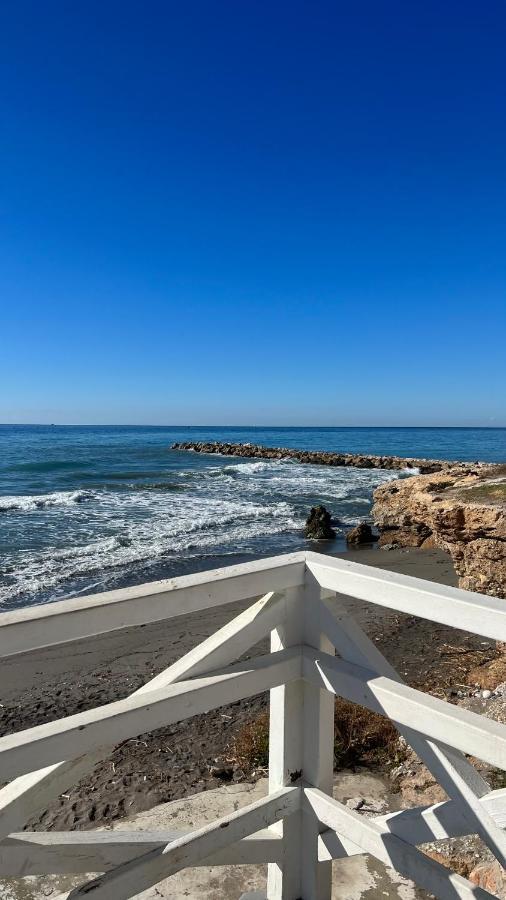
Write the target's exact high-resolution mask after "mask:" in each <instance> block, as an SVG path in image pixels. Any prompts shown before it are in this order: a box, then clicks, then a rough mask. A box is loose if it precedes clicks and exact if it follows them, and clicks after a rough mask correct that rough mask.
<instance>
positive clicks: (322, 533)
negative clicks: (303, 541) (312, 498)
mask: <svg viewBox="0 0 506 900" xmlns="http://www.w3.org/2000/svg"><path fill="white" fill-rule="evenodd" d="M331 522H332V517H331V515H330V513H329V511H328V509H325V507H324V506H313V508H312V509H311V512H310V513H309V516H308V517H307V521H306V528H305V531H304V534H305V535H306V537H307V538H310V539H312V540H316V541H328V540H331V539H332V538H335V536H336V533H335V531H334V529H333V528H332V525H331Z"/></svg>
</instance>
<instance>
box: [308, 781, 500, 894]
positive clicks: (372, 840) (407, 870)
mask: <svg viewBox="0 0 506 900" xmlns="http://www.w3.org/2000/svg"><path fill="white" fill-rule="evenodd" d="M303 808H304V811H305V812H307V813H308V814H312V815H315V816H316V817H317V818H318V819H319V821H320V822H322V823H323V824H324V825H326V826H327V828H330V829H332V830H333V831H334V832H336V842H338V843H339V844H340V845H341V846H342V849H343V855H348V853H347V851H348V850H349V851H350V854H349V855H356V850H357V847H358V848H360V849H361V851H362V852H363V853H371V854H372V855H373V856H375V857H376V859H379V860H380V861H381V862H382V863H384V864H385V865H387V866H391V867H392V868H393V869H395V870H396V871H397V872H399V873H400V874H401V875H404V877H405V878H410V879H411V880H412V881H414V882H415V883H416V884H418V885H419V886H420V887H422V888H424V889H425V890H426V891H429V893H431V894H434V895H435V896H436V897H439V898H440V900H455V898H456V897H459V898H461V900H491V898H492V897H493V894H489V892H488V891H485V890H483V889H482V888H479V887H476V885H474V884H472V883H471V882H470V881H468V880H467V879H466V878H462V877H461V876H460V875H457V874H456V873H455V872H451V871H450V870H449V869H447V868H446V867H445V866H442V865H441V864H440V863H438V862H436V861H435V860H433V859H431V858H430V857H428V856H426V855H425V854H424V853H422V852H421V850H418V849H417V848H416V847H413V846H412V845H411V844H409V843H407V842H406V841H404V840H402V839H401V838H400V837H398V836H397V835H394V834H392V833H391V832H390V831H389V830H388V828H387V827H386V826H385V825H382V824H380V823H379V822H377V821H376V820H374V819H369V818H367V817H366V816H360V815H359V814H358V813H356V812H355V811H354V810H351V809H348V807H346V806H343V804H342V803H339V802H338V801H337V800H334V799H332V797H329V796H328V794H324V793H323V792H322V791H319V790H317V789H316V788H305V789H304V806H303ZM320 840H321V839H320Z"/></svg>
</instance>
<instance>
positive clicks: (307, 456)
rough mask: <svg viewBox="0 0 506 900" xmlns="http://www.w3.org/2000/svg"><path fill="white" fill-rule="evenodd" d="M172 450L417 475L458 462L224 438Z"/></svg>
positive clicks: (183, 443) (179, 445)
mask: <svg viewBox="0 0 506 900" xmlns="http://www.w3.org/2000/svg"><path fill="white" fill-rule="evenodd" d="M171 449H172V450H192V451H193V452H194V453H217V454H219V455H220V456H241V457H246V458H254V459H294V460H296V461H297V462H301V463H311V464H313V465H318V466H354V467H355V468H357V469H402V470H406V469H407V470H409V469H413V470H414V471H413V474H416V473H417V472H419V473H420V474H422V475H426V474H427V475H430V474H432V473H434V472H444V471H446V470H447V469H449V468H453V467H454V466H455V465H458V463H451V462H445V461H442V460H440V459H416V458H414V457H409V458H406V457H403V456H371V455H369V454H364V453H334V452H331V451H327V450H296V449H293V448H290V447H263V446H262V445H261V444H229V443H223V442H221V441H179V442H177V443H175V444H172V448H171Z"/></svg>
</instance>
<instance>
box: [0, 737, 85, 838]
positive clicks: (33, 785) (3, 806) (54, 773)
mask: <svg viewBox="0 0 506 900" xmlns="http://www.w3.org/2000/svg"><path fill="white" fill-rule="evenodd" d="M101 757H102V754H101V753H88V754H86V755H85V756H80V757H78V758H76V759H71V760H69V761H68V762H62V763H57V764H56V765H51V766H47V767H46V768H44V769H40V770H39V771H37V772H29V773H28V774H27V775H21V776H20V777H19V778H15V779H14V781H11V782H10V783H9V784H6V785H5V787H3V788H2V789H1V790H0V841H1V840H2V839H3V838H4V837H5V836H6V835H8V834H9V832H11V831H15V829H16V828H19V827H20V826H22V825H24V824H25V822H27V821H28V819H30V818H31V817H32V816H34V815H35V814H36V813H37V812H39V811H40V810H43V809H45V807H46V806H47V804H48V803H50V802H51V800H53V799H54V798H55V797H58V796H59V794H63V792H64V791H65V790H67V788H68V786H69V785H71V784H77V782H78V781H80V780H81V778H84V777H85V776H86V775H87V774H88V773H89V772H90V771H91V770H92V769H93V768H94V766H95V765H96V763H97V762H98V761H99V759H100V758H101Z"/></svg>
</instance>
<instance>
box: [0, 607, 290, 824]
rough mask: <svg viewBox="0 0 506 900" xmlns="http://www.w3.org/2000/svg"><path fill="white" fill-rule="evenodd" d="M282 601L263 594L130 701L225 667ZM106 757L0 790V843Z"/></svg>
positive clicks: (274, 617) (265, 628) (274, 616)
mask: <svg viewBox="0 0 506 900" xmlns="http://www.w3.org/2000/svg"><path fill="white" fill-rule="evenodd" d="M285 602H286V601H285V598H284V595H281V594H274V593H272V592H271V593H269V594H266V595H265V597H262V598H261V599H260V600H258V601H257V602H256V603H254V604H253V606H251V607H248V609H247V610H245V611H244V612H243V613H241V614H240V615H239V616H236V618H235V619H233V620H232V621H231V622H229V623H228V624H227V625H225V626H224V627H223V628H221V629H220V630H219V631H218V632H216V633H215V634H214V635H212V636H211V637H210V638H208V640H206V641H203V642H202V643H201V644H199V645H198V646H197V647H195V648H194V649H193V650H191V651H190V652H189V653H187V654H186V655H185V656H184V657H183V658H182V659H180V660H178V661H177V662H176V663H174V665H172V666H169V667H168V668H167V669H164V671H163V672H160V673H159V674H158V675H156V676H155V677H154V678H152V679H151V680H150V681H148V682H147V683H146V684H144V685H142V687H140V688H138V690H137V691H135V692H134V694H133V695H132V696H134V697H138V696H139V695H142V694H145V693H148V692H149V691H151V690H158V689H160V688H163V687H165V686H167V685H169V684H173V683H174V682H176V681H177V680H178V679H181V678H182V677H185V676H186V677H187V678H189V677H191V676H195V675H199V674H202V673H203V672H204V671H209V670H210V669H212V668H217V667H218V666H225V665H227V664H228V663H229V662H231V661H232V660H234V659H236V658H237V657H238V656H240V655H241V654H242V653H243V652H244V651H245V650H246V649H247V648H248V647H249V646H251V645H252V644H254V643H256V642H257V641H258V640H260V639H261V638H262V637H263V636H264V635H265V634H267V633H268V632H269V630H270V628H271V627H273V625H274V624H275V623H276V622H277V621H278V619H280V618H281V617H282V616H283V615H284V614H285ZM105 753H106V748H103V752H102V753H95V754H93V755H91V754H88V755H87V756H85V757H81V758H80V759H79V760H70V761H68V762H62V763H58V764H56V765H53V766H49V767H48V768H47V769H43V770H41V771H39V772H31V773H29V774H28V775H21V776H20V777H19V778H16V779H15V780H14V781H13V782H11V783H10V784H8V785H7V786H6V787H4V788H3V789H2V790H0V840H1V839H2V838H4V837H5V836H6V835H7V834H9V832H11V831H14V830H15V829H16V828H19V827H20V826H21V825H24V823H25V822H26V821H27V820H28V819H29V818H30V817H31V816H33V815H34V814H35V813H36V812H38V811H39V810H41V809H43V808H44V807H45V806H46V805H47V804H48V803H49V802H50V801H51V800H52V799H53V798H54V797H55V796H58V794H61V793H63V791H65V790H66V789H67V787H68V785H69V784H75V783H76V782H77V781H79V780H80V779H81V778H84V777H85V775H87V774H88V772H90V771H92V769H93V768H94V766H95V765H96V763H97V762H98V761H99V759H100V758H101V757H102V756H103V755H104V754H105Z"/></svg>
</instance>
